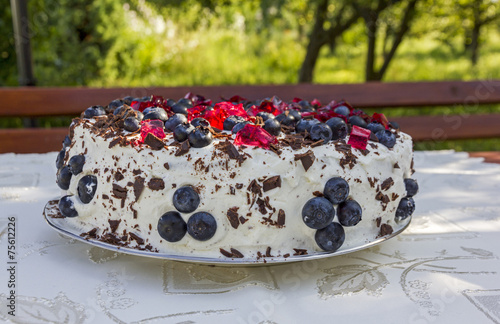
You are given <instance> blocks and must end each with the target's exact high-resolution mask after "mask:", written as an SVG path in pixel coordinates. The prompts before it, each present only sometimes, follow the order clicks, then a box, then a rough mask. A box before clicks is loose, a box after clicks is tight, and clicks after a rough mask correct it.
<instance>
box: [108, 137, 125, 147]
mask: <svg viewBox="0 0 500 324" xmlns="http://www.w3.org/2000/svg"><path fill="white" fill-rule="evenodd" d="M121 141H122V138H121V137H117V138H115V139H114V140H112V141H111V143H109V146H108V148H112V147H113V146H116V145H117V144H118V143H120V142H121Z"/></svg>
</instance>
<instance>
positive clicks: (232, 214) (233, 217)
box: [227, 207, 240, 229]
mask: <svg viewBox="0 0 500 324" xmlns="http://www.w3.org/2000/svg"><path fill="white" fill-rule="evenodd" d="M238 209H239V207H231V208H229V209H228V210H227V219H228V220H229V223H230V224H231V226H232V227H233V228H234V229H237V228H238V226H240V222H239V219H238V216H239V215H238Z"/></svg>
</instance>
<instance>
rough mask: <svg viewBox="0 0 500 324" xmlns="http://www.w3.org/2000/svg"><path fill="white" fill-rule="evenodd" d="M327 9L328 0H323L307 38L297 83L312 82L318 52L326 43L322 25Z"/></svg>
mask: <svg viewBox="0 0 500 324" xmlns="http://www.w3.org/2000/svg"><path fill="white" fill-rule="evenodd" d="M327 9H328V0H323V1H321V2H320V3H319V4H318V8H317V10H316V21H315V23H314V27H313V30H312V32H311V35H310V36H309V44H308V45H307V52H306V57H305V58H304V62H303V63H302V67H301V68H300V72H299V83H311V82H312V80H313V73H314V66H315V65H316V61H317V60H318V56H319V51H320V50H321V47H322V46H323V45H324V44H325V43H326V39H325V38H326V37H325V36H326V35H325V30H324V29H323V24H324V23H325V19H326V11H327Z"/></svg>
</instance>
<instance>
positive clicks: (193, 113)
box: [187, 105, 207, 121]
mask: <svg viewBox="0 0 500 324" xmlns="http://www.w3.org/2000/svg"><path fill="white" fill-rule="evenodd" d="M205 109H207V106H205V105H198V106H194V107H193V108H189V109H188V110H187V111H188V115H187V117H188V120H189V121H192V120H193V119H195V118H198V117H202V116H203V114H204V113H203V112H204V111H205Z"/></svg>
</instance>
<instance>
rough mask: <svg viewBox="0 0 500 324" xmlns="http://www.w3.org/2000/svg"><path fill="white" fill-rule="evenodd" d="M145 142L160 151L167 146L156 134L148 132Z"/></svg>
mask: <svg viewBox="0 0 500 324" xmlns="http://www.w3.org/2000/svg"><path fill="white" fill-rule="evenodd" d="M144 144H147V145H149V147H151V149H152V150H155V151H159V150H161V149H162V148H163V147H164V146H165V143H163V141H162V140H161V139H159V138H158V137H156V136H154V135H153V134H152V133H148V135H146V138H145V139H144Z"/></svg>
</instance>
